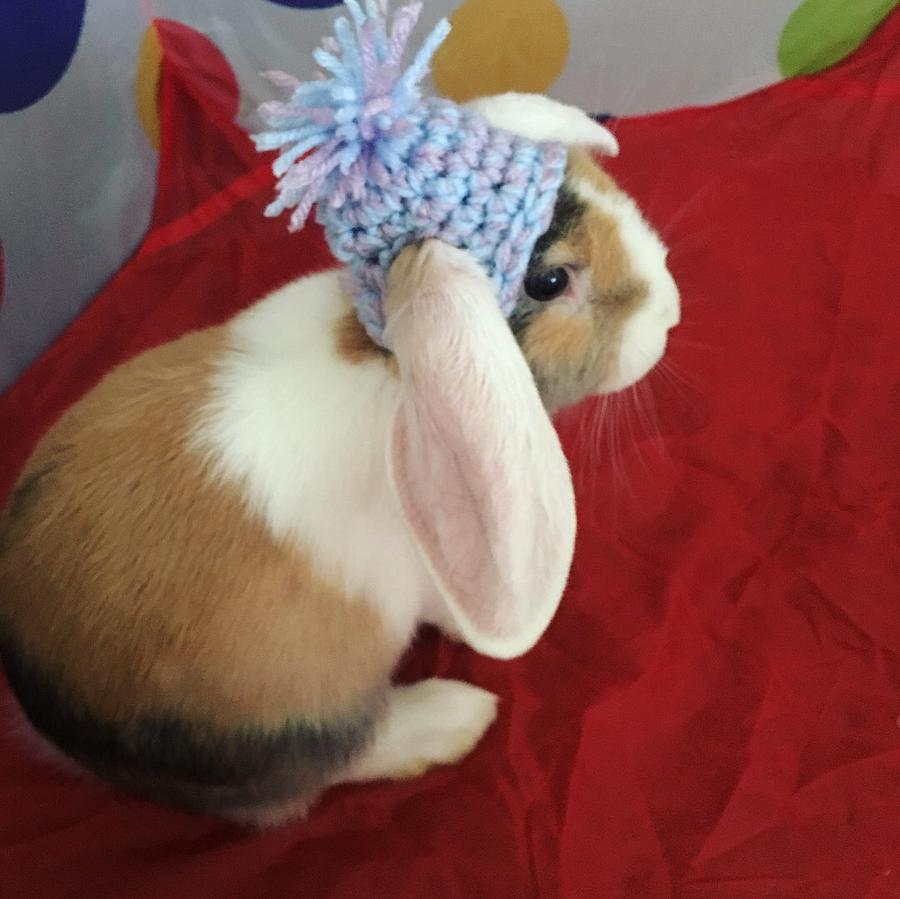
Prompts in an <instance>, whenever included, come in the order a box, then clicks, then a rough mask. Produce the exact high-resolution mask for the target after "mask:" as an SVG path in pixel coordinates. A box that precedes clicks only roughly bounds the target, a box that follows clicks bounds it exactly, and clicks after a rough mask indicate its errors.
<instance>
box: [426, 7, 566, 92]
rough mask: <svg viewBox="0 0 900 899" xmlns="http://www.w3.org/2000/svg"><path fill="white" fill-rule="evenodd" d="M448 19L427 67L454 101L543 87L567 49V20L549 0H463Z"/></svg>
mask: <svg viewBox="0 0 900 899" xmlns="http://www.w3.org/2000/svg"><path fill="white" fill-rule="evenodd" d="M450 22H451V23H452V25H453V31H452V32H451V33H450V36H449V37H448V38H447V40H446V41H444V43H443V44H442V45H441V47H440V49H439V50H438V52H437V54H436V55H435V57H434V63H433V67H432V70H433V73H434V82H435V84H436V85H437V87H438V90H439V91H440V92H441V93H442V94H443V95H444V96H445V97H448V98H449V99H451V100H455V101H456V102H457V103H464V102H465V101H467V100H471V99H473V98H474V97H483V96H485V95H488V94H500V93H504V92H505V91H522V92H526V93H543V92H544V91H546V90H547V89H548V88H549V87H550V86H551V85H552V84H553V82H554V81H556V79H557V78H558V77H559V73H560V72H562V70H563V66H564V65H565V63H566V58H567V57H568V55H569V26H568V24H567V22H566V17H565V15H564V14H563V11H562V10H561V9H560V8H559V6H558V5H557V4H556V3H555V2H554V0H466V2H465V3H463V4H462V5H461V6H460V7H459V8H458V9H457V10H456V11H455V12H454V13H453V14H452V15H451V16H450Z"/></svg>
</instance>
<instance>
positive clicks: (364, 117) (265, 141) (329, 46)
mask: <svg viewBox="0 0 900 899" xmlns="http://www.w3.org/2000/svg"><path fill="white" fill-rule="evenodd" d="M345 5H346V8H347V11H348V12H349V13H350V17H351V18H352V20H353V21H352V23H351V22H350V21H349V20H348V19H346V18H344V17H341V18H339V19H337V21H336V22H335V24H334V37H327V38H325V40H324V41H323V42H322V45H321V46H320V47H319V48H318V49H317V50H316V51H315V52H314V54H313V57H314V59H315V61H316V62H317V63H318V65H319V67H320V69H321V73H320V77H319V78H317V79H316V80H313V81H307V82H300V81H298V80H297V79H296V78H293V77H292V76H290V75H286V74H285V73H283V72H267V73H265V75H264V77H266V78H268V80H269V81H271V82H272V83H273V84H275V85H276V86H277V87H280V88H283V89H286V90H288V91H290V98H289V99H288V100H286V101H284V102H281V101H274V102H269V103H264V104H263V105H262V106H261V107H260V109H259V114H260V117H261V118H262V120H263V121H264V122H265V124H266V125H267V126H268V127H269V129H270V130H268V131H263V132H261V133H259V134H255V135H253V140H254V142H255V144H256V148H257V149H258V150H280V151H281V152H280V154H279V156H278V158H277V159H276V160H275V163H274V164H273V171H274V172H275V174H276V175H277V176H278V177H279V181H278V185H277V190H278V192H277V196H276V199H275V200H274V201H273V202H272V203H271V204H270V205H269V206H268V207H267V208H266V215H268V216H277V215H280V214H281V213H282V212H284V211H285V210H286V209H293V214H292V215H291V221H290V228H291V230H292V231H296V230H298V229H300V228H301V227H303V225H304V224H305V222H306V219H307V217H308V216H309V213H310V210H311V209H312V207H313V205H314V204H315V203H316V202H317V201H318V200H320V199H321V198H322V197H323V196H325V195H326V194H330V195H331V198H332V202H333V203H335V204H337V205H340V204H341V203H343V202H344V201H345V200H346V198H347V197H351V198H352V197H358V196H360V195H361V194H362V192H363V190H364V187H365V184H366V182H367V181H368V180H369V179H371V178H377V176H378V171H379V165H380V164H381V163H382V162H383V160H384V159H386V158H388V157H389V156H390V154H391V152H392V144H393V143H394V142H395V141H396V140H397V139H398V138H399V137H402V135H403V133H404V119H405V117H406V116H407V115H408V114H409V113H411V112H413V111H414V110H415V109H416V108H417V107H418V106H419V105H420V104H421V102H422V95H421V89H420V84H421V81H422V79H423V78H424V77H425V75H426V74H427V73H428V66H429V63H430V62H431V58H432V57H433V56H434V53H435V51H436V50H437V48H438V47H439V46H440V45H441V43H442V42H443V41H444V39H445V38H446V37H447V35H448V34H449V33H450V23H449V22H448V21H447V20H446V19H442V20H441V21H440V22H439V23H438V25H437V26H436V27H435V29H434V30H433V31H432V32H431V34H430V35H429V36H428V38H427V39H426V41H425V43H424V44H423V45H422V47H421V48H420V49H419V52H418V53H417V54H416V56H415V58H414V59H413V61H412V63H411V64H410V66H409V67H408V68H407V69H406V70H405V71H404V70H403V69H402V63H403V56H404V53H405V51H406V47H407V44H408V42H409V38H410V35H411V33H412V31H413V28H414V27H415V25H416V22H417V21H418V19H419V15H420V14H421V11H422V4H421V2H414V3H410V4H408V5H406V6H403V7H401V8H400V9H398V10H397V12H396V13H395V14H394V15H393V16H391V15H390V12H389V10H388V3H387V0H366V3H365V7H363V6H362V5H361V3H360V2H358V0H345Z"/></svg>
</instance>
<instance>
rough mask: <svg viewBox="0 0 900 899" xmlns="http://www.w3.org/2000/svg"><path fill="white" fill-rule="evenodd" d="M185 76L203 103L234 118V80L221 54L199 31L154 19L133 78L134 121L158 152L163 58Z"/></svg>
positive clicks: (235, 92)
mask: <svg viewBox="0 0 900 899" xmlns="http://www.w3.org/2000/svg"><path fill="white" fill-rule="evenodd" d="M164 56H165V58H166V59H171V60H172V61H173V63H175V64H176V65H177V66H179V67H180V68H181V70H182V71H183V72H185V73H190V80H191V81H192V82H193V83H194V84H195V85H196V87H197V89H198V91H199V92H200V93H201V94H202V96H203V97H204V100H205V101H208V102H209V103H211V104H213V105H214V106H215V108H216V110H221V111H224V112H225V113H226V114H227V115H228V116H229V117H234V116H236V115H237V110H238V101H239V93H240V91H239V88H238V83H237V78H235V75H234V72H233V70H232V68H231V65H230V64H229V62H228V60H227V59H226V58H225V56H224V55H223V54H222V51H221V50H220V49H219V48H218V47H217V46H216V45H215V44H214V43H213V42H212V41H211V40H210V39H209V38H208V37H206V35H204V34H201V33H200V32H199V31H197V30H195V29H193V28H190V27H189V26H187V25H184V24H182V23H181V22H174V21H172V20H171V19H155V20H154V21H153V23H152V24H151V25H150V26H149V27H148V28H147V30H146V31H145V32H144V36H143V38H142V40H141V46H140V51H139V54H138V66H137V76H136V78H135V106H136V108H137V114H138V119H139V120H140V123H141V126H142V127H143V129H144V133H145V134H146V135H147V140H148V141H149V142H150V144H151V145H152V146H153V147H154V149H156V150H159V148H160V116H159V84H160V69H161V66H162V61H163V57H164Z"/></svg>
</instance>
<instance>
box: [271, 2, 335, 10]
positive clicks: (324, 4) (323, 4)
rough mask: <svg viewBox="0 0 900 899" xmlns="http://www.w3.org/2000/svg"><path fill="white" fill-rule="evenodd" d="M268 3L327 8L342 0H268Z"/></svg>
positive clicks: (307, 7)
mask: <svg viewBox="0 0 900 899" xmlns="http://www.w3.org/2000/svg"><path fill="white" fill-rule="evenodd" d="M269 3H275V4H277V5H278V6H290V7H292V8H293V9H328V7H329V6H340V5H341V3H343V0H269Z"/></svg>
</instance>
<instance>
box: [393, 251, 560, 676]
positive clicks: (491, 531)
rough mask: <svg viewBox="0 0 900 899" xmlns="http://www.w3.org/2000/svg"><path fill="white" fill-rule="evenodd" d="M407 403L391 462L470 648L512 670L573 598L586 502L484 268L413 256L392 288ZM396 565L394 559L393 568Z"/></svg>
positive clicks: (463, 257) (427, 558)
mask: <svg viewBox="0 0 900 899" xmlns="http://www.w3.org/2000/svg"><path fill="white" fill-rule="evenodd" d="M386 309H387V317H388V328H387V331H386V334H385V336H386V337H387V339H388V342H389V343H390V345H391V346H392V347H393V350H394V354H395V356H396V359H397V363H398V365H399V368H400V383H401V399H400V404H399V407H398V410H397V417H396V420H395V422H394V429H393V434H392V437H391V445H390V448H389V462H390V466H389V467H390V471H391V478H392V481H393V486H394V489H395V490H396V493H397V497H398V499H399V501H400V506H401V508H402V510H403V513H404V515H405V517H406V521H407V523H408V525H409V528H410V531H411V533H412V535H413V538H414V540H415V542H416V544H417V546H418V548H419V551H420V553H421V555H422V558H423V560H424V562H425V564H426V565H427V566H428V568H429V570H430V572H431V574H432V576H433V577H434V580H435V582H436V584H437V587H438V589H439V590H440V592H441V595H442V597H443V599H444V601H445V602H446V604H447V606H448V608H449V610H450V613H451V615H452V617H453V619H454V622H455V624H456V626H457V627H458V628H459V630H460V632H461V634H462V637H463V639H465V641H466V642H467V643H468V644H469V645H470V646H471V647H472V648H473V649H475V650H477V651H478V652H481V653H484V654H485V655H488V656H493V657H494V658H501V659H508V658H512V657H514V656H517V655H521V654H522V653H523V652H526V651H527V650H528V649H530V648H531V647H532V646H533V645H534V644H535V643H536V642H537V640H538V638H539V637H540V636H541V634H542V633H543V632H544V630H545V629H546V627H547V625H548V624H549V623H550V619H551V618H552V617H553V614H554V612H555V611H556V608H557V606H558V605H559V600H560V598H561V596H562V592H563V589H564V587H565V584H566V579H567V577H568V573H569V566H570V565H571V562H572V552H573V549H574V543H575V497H574V492H573V489H572V480H571V476H570V474H569V467H568V464H567V462H566V459H565V456H564V455H563V452H562V447H561V446H560V443H559V438H558V437H557V435H556V431H555V430H554V428H553V425H552V423H551V422H550V419H549V417H548V415H547V413H546V411H545V409H544V407H543V405H542V403H541V399H540V396H539V395H538V391H537V388H536V387H535V384H534V379H533V378H532V375H531V372H530V370H529V368H528V365H527V363H526V362H525V359H524V357H523V356H522V352H521V350H520V349H519V346H518V344H517V343H516V341H515V338H514V337H513V334H512V331H511V330H510V328H509V325H508V324H507V322H506V320H505V319H504V318H503V315H502V314H501V312H500V309H499V308H498V306H497V300H496V297H495V296H494V292H493V289H492V287H491V282H490V280H489V279H488V276H487V274H486V273H485V272H484V271H483V269H482V268H481V267H480V266H479V264H478V263H477V262H476V261H475V259H474V258H473V257H471V256H470V255H469V254H467V253H465V252H464V251H462V250H457V249H455V248H453V247H450V246H448V245H446V244H443V243H440V242H439V241H434V240H432V241H427V242H425V243H424V244H422V245H421V246H420V247H409V248H407V249H406V250H404V251H403V253H401V254H400V256H399V257H398V259H397V261H396V262H395V263H394V265H393V267H392V268H391V270H390V273H389V276H388V291H387V296H386ZM385 564H387V565H389V564H390V559H386V560H385Z"/></svg>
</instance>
